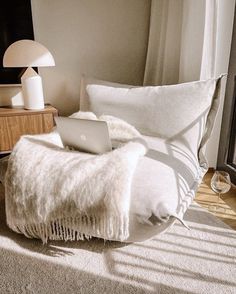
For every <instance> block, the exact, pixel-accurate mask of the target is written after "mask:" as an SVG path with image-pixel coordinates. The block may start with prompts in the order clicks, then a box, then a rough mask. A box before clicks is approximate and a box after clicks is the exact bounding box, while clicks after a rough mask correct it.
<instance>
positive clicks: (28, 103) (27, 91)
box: [21, 67, 44, 110]
mask: <svg viewBox="0 0 236 294" xmlns="http://www.w3.org/2000/svg"><path fill="white" fill-rule="evenodd" d="M21 84H22V92H23V97H24V108H25V109H29V110H30V109H31V110H40V109H44V97H43V87H42V79H41V77H40V76H39V75H38V74H37V72H36V71H34V70H33V69H32V68H31V67H29V68H27V70H26V71H25V73H24V74H23V76H22V77H21Z"/></svg>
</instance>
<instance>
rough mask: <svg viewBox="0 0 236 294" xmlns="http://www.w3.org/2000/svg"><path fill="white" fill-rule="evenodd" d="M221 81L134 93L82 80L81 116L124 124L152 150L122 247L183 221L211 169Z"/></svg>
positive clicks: (135, 189)
mask: <svg viewBox="0 0 236 294" xmlns="http://www.w3.org/2000/svg"><path fill="white" fill-rule="evenodd" d="M221 80H222V77H220V78H218V79H210V80H207V81H199V82H192V83H186V84H180V85H173V86H162V87H131V86H126V85H119V84H112V83H107V82H104V81H99V80H94V79H83V81H82V85H81V96H80V99H81V110H82V111H92V112H94V113H95V114H96V115H98V116H100V115H102V114H105V115H113V116H116V117H119V118H121V119H124V120H126V121H127V122H128V123H130V124H132V125H134V126H135V127H136V128H137V129H138V130H139V131H140V132H141V133H142V134H143V136H144V138H145V140H146V141H147V144H148V148H149V150H148V152H147V154H146V156H145V157H143V158H141V159H140V161H139V163H138V166H137V168H136V171H135V174H134V177H133V181H132V189H131V203H130V222H129V237H128V239H127V240H124V241H127V242H133V241H143V240H146V239H148V238H151V237H152V236H154V235H156V234H158V233H160V232H162V231H165V230H166V229H167V228H168V227H169V226H170V225H171V224H173V223H174V221H175V220H176V219H175V218H172V217H169V216H170V215H169V212H173V214H176V215H177V216H178V217H179V218H182V217H183V215H184V213H185V211H186V210H187V208H188V206H189V205H190V203H191V201H192V199H193V198H194V195H195V193H196V190H197V188H198V185H199V183H200V182H201V180H202V177H203V175H204V174H205V172H206V171H207V168H208V164H207V160H206V158H205V157H204V152H203V149H204V146H205V144H206V142H207V140H208V138H209V136H210V133H211V130H212V127H213V124H214V120H215V116H216V112H217V109H218V105H219V97H220V84H221ZM6 167H7V160H6V159H5V160H2V161H0V177H1V178H0V180H1V181H3V182H4V174H5V170H6ZM167 212H168V213H167ZM78 230H79V228H78ZM92 235H93V236H95V237H103V236H100V235H96V233H94V232H93V234H92ZM118 241H119V240H118Z"/></svg>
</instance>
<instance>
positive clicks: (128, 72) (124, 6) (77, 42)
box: [31, 0, 150, 114]
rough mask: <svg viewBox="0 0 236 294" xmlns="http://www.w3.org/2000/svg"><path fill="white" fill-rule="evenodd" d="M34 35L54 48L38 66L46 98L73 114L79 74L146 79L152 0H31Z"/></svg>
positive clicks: (133, 81) (135, 80)
mask: <svg viewBox="0 0 236 294" xmlns="http://www.w3.org/2000/svg"><path fill="white" fill-rule="evenodd" d="M31 3H32V14H33V23H34V32H35V39H36V41H39V42H41V43H42V44H44V45H45V46H46V47H47V48H48V49H49V50H50V51H51V53H52V54H53V56H54V58H55V62H56V66H55V67H54V68H43V69H40V74H41V76H42V78H43V83H44V94H45V100H46V101H48V102H51V103H52V104H53V105H55V106H56V107H58V108H59V110H60V113H61V114H70V113H72V112H74V111H76V110H77V109H78V107H79V103H78V102H79V88H80V85H79V83H80V77H81V74H82V73H84V74H86V75H88V76H95V77H98V78H100V79H105V80H111V81H117V82H122V83H128V84H135V85H138V84H142V81H143V72H144V66H145V58H146V46H147V38H148V29H149V14H150V1H149V0H128V1H127V0H99V1H98V0H56V1H55V0H54V1H52V0H40V1H38V0H31Z"/></svg>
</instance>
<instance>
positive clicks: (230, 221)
mask: <svg viewBox="0 0 236 294" xmlns="http://www.w3.org/2000/svg"><path fill="white" fill-rule="evenodd" d="M212 176H213V172H208V173H207V174H206V175H205V177H204V179H203V182H202V184H201V185H200V187H199V189H198V192H197V195H196V198H195V200H196V202H197V203H198V204H200V205H201V206H203V207H205V208H207V209H208V210H209V211H210V212H211V213H213V214H214V215H215V216H217V217H218V218H220V219H221V220H222V221H223V222H225V223H226V224H227V225H229V226H230V227H232V228H233V229H234V230H236V187H235V186H234V187H232V188H231V190H230V191H229V192H228V193H226V194H224V195H222V196H221V199H220V201H219V202H218V195H217V194H216V193H215V192H213V191H212V189H211V186H210V182H211V178H212ZM215 208H216V210H215Z"/></svg>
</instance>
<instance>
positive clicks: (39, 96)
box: [3, 40, 55, 109]
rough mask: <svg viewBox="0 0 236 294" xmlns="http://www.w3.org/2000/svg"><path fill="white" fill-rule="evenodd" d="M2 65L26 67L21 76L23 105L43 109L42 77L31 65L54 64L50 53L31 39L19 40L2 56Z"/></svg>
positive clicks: (27, 107)
mask: <svg viewBox="0 0 236 294" xmlns="http://www.w3.org/2000/svg"><path fill="white" fill-rule="evenodd" d="M3 66H4V67H27V70H26V71H25V72H24V74H23V75H22V77H21V84H22V92H23V98H24V107H25V108H26V109H43V108H44V97H43V87H42V79H41V77H40V76H39V75H38V73H37V72H36V71H35V70H34V69H33V68H32V67H43V66H55V61H54V58H53V56H52V54H51V53H50V52H49V51H48V49H47V48H46V47H44V46H43V45H42V44H40V43H38V42H36V41H33V40H20V41H16V42H15V43H13V44H11V45H10V46H9V47H8V48H7V50H6V51H5V53H4V56H3Z"/></svg>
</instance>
